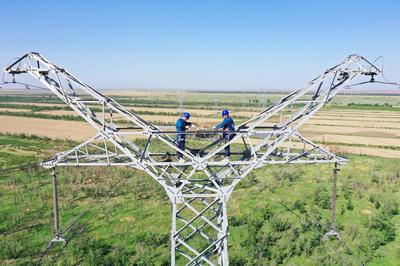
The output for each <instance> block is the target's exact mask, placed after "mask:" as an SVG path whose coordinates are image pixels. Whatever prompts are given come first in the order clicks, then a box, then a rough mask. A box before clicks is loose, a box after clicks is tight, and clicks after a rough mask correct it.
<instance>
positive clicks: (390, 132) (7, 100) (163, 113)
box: [0, 90, 400, 158]
mask: <svg viewBox="0 0 400 266" xmlns="http://www.w3.org/2000/svg"><path fill="white" fill-rule="evenodd" d="M103 93H104V94H106V95H108V96H110V97H111V98H114V99H115V100H117V101H118V102H120V103H121V104H122V105H124V106H126V107H128V108H129V109H130V110H131V111H133V112H135V113H136V114H138V115H139V116H141V117H142V118H144V119H146V120H148V121H150V122H152V123H154V124H156V125H160V126H174V124H175V122H176V120H177V118H178V117H179V115H180V111H190V112H191V114H192V117H191V121H192V122H195V123H197V124H199V125H201V126H202V127H205V128H212V126H215V125H216V124H218V123H220V121H221V117H220V111H221V109H225V108H227V109H229V110H230V111H231V113H232V117H233V118H234V119H235V121H236V123H240V122H243V121H245V120H247V119H249V118H250V117H252V116H253V115H255V114H257V113H258V112H259V111H261V110H262V109H263V108H266V107H268V106H269V105H271V104H272V103H274V102H276V101H278V100H279V99H280V98H281V97H283V96H284V94H265V93H261V92H249V93H244V92H225V93H223V92H214V91H202V92H186V91H175V92H172V91H140V90H139V91H133V90H123V91H112V90H110V91H104V92H103ZM181 99H182V103H183V106H181V108H180V107H179V105H180V100H181ZM180 109H181V110H180ZM114 119H116V120H118V119H119V117H118V116H117V117H114ZM0 123H1V125H2V127H1V128H0V132H1V133H11V134H20V133H25V134H27V135H32V134H33V135H37V136H42V137H49V138H60V139H71V140H85V139H87V138H89V137H91V136H93V134H95V132H94V131H93V130H91V129H90V127H89V126H88V125H87V124H86V123H85V122H84V121H83V120H82V119H81V118H80V117H79V116H78V115H77V114H76V113H75V112H74V111H72V110H70V109H69V108H68V107H67V106H66V105H64V104H63V103H62V102H61V101H60V100H58V99H57V98H55V97H54V96H52V95H51V94H45V93H43V92H40V91H34V92H33V93H30V92H29V93H27V92H26V91H0ZM300 132H301V133H303V134H304V136H305V137H308V138H310V139H311V140H312V141H315V142H317V143H319V144H323V145H325V146H326V147H328V148H329V147H330V146H340V147H341V149H344V150H346V151H348V152H350V153H353V154H367V155H376V156H383V157H388V158H400V147H399V140H400V96H398V95H397V96H396V95H390V96H385V95H383V96H382V95H372V96H371V95H338V96H336V97H335V98H334V100H333V101H332V102H331V103H329V104H328V105H327V106H326V107H324V108H323V109H321V110H320V111H319V112H318V113H317V114H316V115H314V116H313V117H312V118H311V119H310V120H309V121H308V122H307V123H306V124H305V125H304V126H303V127H302V128H301V130H300Z"/></svg>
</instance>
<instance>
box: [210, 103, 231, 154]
mask: <svg viewBox="0 0 400 266" xmlns="http://www.w3.org/2000/svg"><path fill="white" fill-rule="evenodd" d="M222 117H223V118H224V120H223V121H222V123H221V124H219V125H217V126H215V127H214V128H215V129H217V128H222V129H223V130H224V133H223V135H222V137H223V138H224V139H225V143H227V142H229V141H230V140H231V139H233V137H234V134H232V133H226V130H228V132H230V131H235V122H233V119H232V117H230V116H229V111H228V110H223V111H222ZM230 155H231V147H230V145H228V146H226V147H225V160H224V161H227V162H228V161H229V156H230Z"/></svg>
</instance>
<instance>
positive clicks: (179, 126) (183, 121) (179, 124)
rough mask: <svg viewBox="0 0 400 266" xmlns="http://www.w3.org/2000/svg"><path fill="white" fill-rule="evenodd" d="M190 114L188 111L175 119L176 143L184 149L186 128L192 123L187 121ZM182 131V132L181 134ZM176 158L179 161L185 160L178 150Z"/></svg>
mask: <svg viewBox="0 0 400 266" xmlns="http://www.w3.org/2000/svg"><path fill="white" fill-rule="evenodd" d="M189 118H190V114H189V113H184V114H183V116H182V117H180V118H179V119H178V121H176V131H177V132H178V137H177V140H176V145H177V146H178V148H179V149H181V150H184V149H185V141H186V134H184V133H185V132H186V129H187V128H188V127H189V126H192V125H193V124H192V123H190V122H188V121H187V120H189ZM182 133H183V134H182ZM178 160H179V162H181V163H183V162H185V160H184V159H183V158H182V153H180V152H178Z"/></svg>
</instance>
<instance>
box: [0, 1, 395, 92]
mask: <svg viewBox="0 0 400 266" xmlns="http://www.w3.org/2000/svg"><path fill="white" fill-rule="evenodd" d="M0 9H1V21H2V23H1V25H0V29H1V31H0V34H1V37H0V65H1V66H2V67H4V66H5V65H6V64H7V63H8V62H9V61H10V60H11V59H12V58H14V57H18V56H22V55H23V54H24V53H26V52H28V51H36V52H39V53H41V54H42V55H44V56H45V57H47V58H48V59H50V60H51V61H53V62H54V63H55V64H57V65H59V66H60V67H63V68H66V69H68V70H69V71H70V72H71V73H73V74H75V75H76V76H77V77H79V78H80V79H82V80H84V81H85V82H87V83H88V84H91V85H92V86H94V87H97V88H168V89H172V88H181V89H182V88H184V89H190V88H198V89H258V88H265V89H280V88H285V89H292V88H297V87H300V86H302V85H303V84H304V83H306V82H308V81H310V80H311V79H313V78H314V77H315V76H316V75H318V74H320V73H321V72H323V71H324V70H326V69H327V68H328V67H330V66H333V65H334V64H336V63H338V62H340V61H341V60H343V59H344V58H345V57H346V56H347V55H349V54H354V53H359V54H361V55H363V56H365V57H366V58H368V59H370V60H374V59H375V58H377V57H378V56H380V55H383V56H384V57H385V73H386V76H387V77H388V78H389V79H392V80H396V81H399V80H400V1H376V0H375V1H368V0H364V1H322V0H320V1H298V0H297V1H204V0H201V1H82V0H81V1H43V0H42V1H32V0H30V1H2V3H1V6H0Z"/></svg>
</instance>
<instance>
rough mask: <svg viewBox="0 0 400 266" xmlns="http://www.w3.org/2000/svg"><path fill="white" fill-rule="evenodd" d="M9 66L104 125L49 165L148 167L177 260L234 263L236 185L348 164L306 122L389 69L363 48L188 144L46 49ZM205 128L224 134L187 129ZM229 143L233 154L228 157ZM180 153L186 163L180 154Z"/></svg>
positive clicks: (93, 122)
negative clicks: (256, 175)
mask: <svg viewBox="0 0 400 266" xmlns="http://www.w3.org/2000/svg"><path fill="white" fill-rule="evenodd" d="M5 72H6V73H8V74H11V75H13V76H14V75H18V74H23V73H27V74H29V75H30V76H32V77H33V78H35V79H36V80H38V81H40V82H41V83H42V84H43V85H44V86H46V87H47V88H48V89H49V90H51V91H52V92H53V93H54V94H55V95H56V96H57V97H58V98H60V99H61V100H62V101H63V102H64V103H65V104H67V105H68V106H69V107H71V109H72V110H74V111H75V112H76V113H78V114H79V115H80V116H81V117H82V118H83V119H84V120H85V121H87V122H88V123H89V124H90V125H92V126H93V127H94V128H95V129H96V130H97V132H98V133H97V134H96V135H95V136H94V137H92V138H90V139H88V140H87V141H85V142H83V143H81V144H79V145H77V146H76V147H74V148H72V149H71V150H68V151H65V152H61V153H59V154H56V155H55V156H54V157H53V158H51V159H49V160H46V161H44V162H42V166H44V167H45V168H53V167H55V166H101V165H109V166H118V165H126V166H131V167H133V168H135V169H138V170H143V171H145V172H146V173H148V174H149V175H150V176H151V177H152V178H153V179H154V180H155V181H156V182H158V183H159V184H160V185H162V186H163V187H164V189H165V191H166V192H167V194H168V196H169V198H170V200H171V204H172V230H171V264H172V265H175V263H179V264H181V263H185V264H186V265H197V264H209V265H228V263H229V260H228V219H227V210H226V204H227V202H228V199H229V197H230V195H231V193H232V191H233V189H234V187H235V186H236V185H237V184H238V183H239V182H240V181H241V180H242V179H243V178H245V177H246V176H247V175H248V174H249V173H250V172H251V171H253V170H254V169H256V168H260V167H263V166H266V165H270V164H289V163H290V164H296V163H335V164H346V163H347V162H348V159H346V158H342V157H340V156H337V155H335V154H333V153H332V152H330V151H329V150H327V149H324V148H323V147H321V146H319V145H317V144H315V143H313V142H311V141H309V140H307V139H306V138H304V137H303V136H302V135H301V134H300V133H299V129H300V127H301V126H302V125H303V124H304V123H305V122H306V121H307V120H308V119H310V118H311V117H312V116H313V115H314V114H315V113H316V112H317V111H318V110H319V109H321V108H322V107H323V106H324V105H325V104H326V103H328V102H330V101H331V100H332V98H333V97H334V96H335V95H336V94H337V93H339V92H340V91H341V90H342V89H343V88H344V87H345V86H346V85H348V84H349V82H351V81H352V80H354V79H355V78H357V77H359V76H362V75H364V76H370V77H372V79H371V82H372V80H373V77H374V76H375V75H379V74H380V73H381V71H380V70H379V69H378V68H376V67H375V66H373V65H372V64H371V63H369V62H368V61H367V60H365V59H364V58H363V57H361V56H360V55H351V56H349V57H347V58H346V59H345V60H344V61H343V62H341V63H339V64H338V65H336V66H334V67H332V68H330V69H328V70H326V71H325V72H324V73H322V74H321V75H319V76H318V77H316V78H315V79H313V80H312V81H310V82H309V83H307V84H306V85H305V86H304V87H302V88H301V89H299V90H297V91H294V92H293V93H291V94H289V95H288V96H285V97H283V98H282V99H281V100H279V101H278V102H277V103H276V104H274V105H272V106H270V107H268V108H266V109H264V110H263V111H261V112H260V113H258V114H257V115H255V116H253V117H252V118H251V119H249V120H248V121H246V122H244V123H242V124H240V125H239V126H238V127H237V130H236V131H235V132H232V134H233V138H232V139H231V140H229V141H226V142H225V141H224V140H223V139H222V138H219V139H214V140H209V139H206V140H199V142H201V143H202V144H203V147H202V148H200V149H198V148H196V149H195V148H190V147H189V148H188V149H186V150H184V151H183V150H180V149H179V148H178V147H177V146H175V145H174V142H173V141H174V134H176V133H177V132H175V131H163V129H161V128H160V127H157V126H156V125H153V124H151V123H149V122H147V121H146V120H144V119H142V118H141V117H139V116H138V115H136V114H135V113H134V112H132V111H131V110H129V109H128V108H126V107H123V106H122V105H120V104H119V103H117V102H116V101H115V100H113V99H111V98H108V97H107V96H105V95H103V94H101V93H100V92H98V91H96V90H95V89H93V88H92V87H90V86H89V85H87V84H86V83H84V82H82V81H80V80H79V79H78V78H76V77H74V76H73V75H72V74H70V73H69V72H68V71H66V70H65V69H63V68H60V67H58V66H56V65H54V64H53V63H51V62H50V61H48V60H47V59H45V58H44V57H43V56H41V55H40V54H38V53H34V52H31V53H27V54H26V55H24V56H22V57H21V58H19V59H18V60H16V61H15V62H14V63H12V64H11V65H10V66H8V67H7V68H6V69H5ZM197 133H205V134H210V135H215V134H217V135H218V136H222V132H216V131H206V132H190V131H189V132H188V133H187V134H188V135H192V134H197ZM138 137H139V138H140V137H141V138H142V139H139V138H138ZM143 138H144V139H143ZM142 140H144V141H142ZM188 144H189V143H188ZM229 145H231V146H232V149H233V151H232V155H231V160H230V161H229V162H223V161H221V159H222V157H223V152H224V149H225V148H226V147H227V146H229ZM177 152H180V153H182V154H183V157H184V158H185V162H178V161H177V160H176V158H175V154H176V153H177ZM57 231H58V230H57ZM57 237H62V236H61V235H57ZM177 254H181V255H182V256H178V257H176V255H177ZM177 260H178V261H177Z"/></svg>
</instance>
